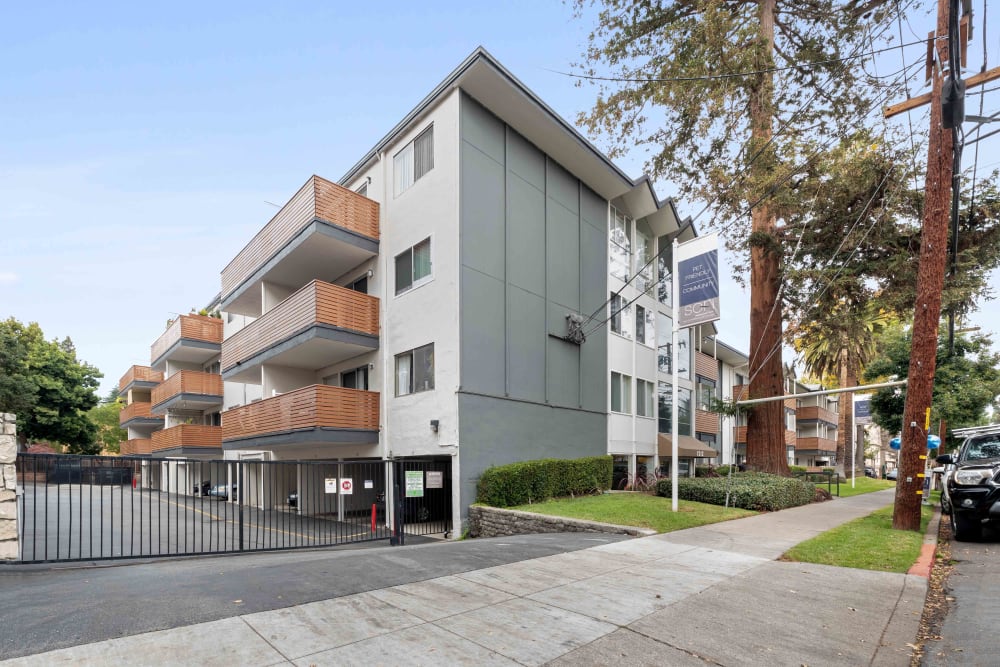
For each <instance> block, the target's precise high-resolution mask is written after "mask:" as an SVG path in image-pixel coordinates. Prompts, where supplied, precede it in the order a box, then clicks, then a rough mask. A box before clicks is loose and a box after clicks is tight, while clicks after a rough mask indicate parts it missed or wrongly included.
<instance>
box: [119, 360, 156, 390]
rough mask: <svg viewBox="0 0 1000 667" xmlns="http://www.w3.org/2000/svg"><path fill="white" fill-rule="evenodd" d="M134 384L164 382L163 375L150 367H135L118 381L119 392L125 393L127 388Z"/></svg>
mask: <svg viewBox="0 0 1000 667" xmlns="http://www.w3.org/2000/svg"><path fill="white" fill-rule="evenodd" d="M133 382H163V373H162V372H161V371H154V370H153V369H152V368H150V367H149V366H133V367H132V368H130V369H128V370H127V371H125V375H123V376H122V379H121V380H119V381H118V391H125V387H127V386H129V385H130V384H132V383H133Z"/></svg>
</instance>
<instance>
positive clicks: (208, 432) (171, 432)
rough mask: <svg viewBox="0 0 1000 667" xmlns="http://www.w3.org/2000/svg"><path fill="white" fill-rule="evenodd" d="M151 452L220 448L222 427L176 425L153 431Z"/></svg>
mask: <svg viewBox="0 0 1000 667" xmlns="http://www.w3.org/2000/svg"><path fill="white" fill-rule="evenodd" d="M151 439H152V451H154V452H158V451H161V450H164V449H175V448H177V447H205V448H214V449H221V448H222V427H220V426H205V425H203V424H178V425H177V426H171V427H170V428H165V429H163V430H161V431H154V432H153V436H152V438H151Z"/></svg>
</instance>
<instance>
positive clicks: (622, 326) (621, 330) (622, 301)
mask: <svg viewBox="0 0 1000 667" xmlns="http://www.w3.org/2000/svg"><path fill="white" fill-rule="evenodd" d="M609 305H610V307H611V313H610V315H611V331H613V332H614V333H616V334H620V335H622V336H626V337H627V338H631V337H632V315H631V314H632V306H630V305H628V300H627V299H626V298H625V297H623V296H621V295H620V294H615V293H612V294H611V300H610V302H609Z"/></svg>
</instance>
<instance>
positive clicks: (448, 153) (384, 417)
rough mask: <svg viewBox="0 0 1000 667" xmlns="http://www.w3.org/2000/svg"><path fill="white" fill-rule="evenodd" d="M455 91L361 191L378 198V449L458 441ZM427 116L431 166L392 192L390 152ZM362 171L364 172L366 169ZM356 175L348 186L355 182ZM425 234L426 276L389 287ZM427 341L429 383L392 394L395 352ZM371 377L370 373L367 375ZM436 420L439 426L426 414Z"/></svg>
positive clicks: (424, 449)
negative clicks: (403, 256) (430, 348)
mask: <svg viewBox="0 0 1000 667" xmlns="http://www.w3.org/2000/svg"><path fill="white" fill-rule="evenodd" d="M458 101H459V94H458V92H457V91H453V92H452V93H451V94H449V95H448V96H447V97H446V98H445V99H443V100H442V101H441V102H440V103H439V104H438V105H437V106H436V107H434V108H433V109H432V110H430V111H429V112H428V113H427V114H426V115H425V116H424V117H423V118H422V119H421V120H420V121H418V122H416V123H414V125H413V127H412V128H411V130H410V131H409V132H407V133H406V134H404V135H402V136H400V137H399V138H398V139H397V140H396V141H395V142H394V143H393V144H392V145H391V146H389V147H387V148H386V150H385V151H384V152H383V153H382V155H381V156H380V159H379V162H378V164H377V167H376V168H373V169H372V170H371V171H369V172H368V174H370V175H371V178H372V183H371V184H370V185H369V186H368V196H369V197H370V198H372V199H376V200H377V201H378V202H379V203H380V205H381V206H380V212H381V239H380V242H379V264H378V269H377V270H376V271H375V274H376V276H377V277H379V278H380V281H379V288H380V291H379V292H378V293H377V296H378V297H379V298H380V299H381V303H382V331H381V337H380V349H379V355H378V356H379V357H380V362H379V363H377V364H376V369H375V370H374V371H372V374H373V375H375V374H378V376H379V377H378V379H377V380H375V382H377V386H379V387H381V388H382V392H381V403H382V413H381V422H382V433H381V439H382V445H383V452H384V455H386V456H388V455H389V454H392V455H393V456H411V455H441V454H446V453H449V450H448V449H447V448H442V447H441V445H442V444H445V445H448V444H456V443H457V442H458V401H457V399H456V393H455V392H456V391H457V390H458V386H459V340H458V336H459V326H458V324H459V320H458V303H459V289H458V268H459V208H458V192H459V150H458V142H459V103H458ZM431 123H433V124H434V168H433V169H431V171H429V172H428V173H426V174H425V175H424V176H423V177H422V178H420V179H419V180H418V181H416V182H415V183H414V184H413V185H412V186H410V188H409V189H407V190H406V191H405V192H403V193H402V194H400V195H399V196H398V197H394V196H393V174H392V169H393V156H394V155H395V154H396V153H397V152H399V151H400V150H401V149H402V148H404V147H405V146H406V145H407V144H408V143H409V142H411V141H412V140H413V139H414V137H416V136H417V135H418V134H420V133H421V132H423V131H424V130H425V129H426V128H427V127H428V126H429V125H430V124H431ZM366 176H367V175H366ZM361 180H362V179H358V181H357V182H356V184H354V188H355V189H356V187H357V186H358V185H360V184H361ZM427 237H430V238H431V279H430V280H429V281H428V282H426V283H424V284H422V285H420V286H419V287H416V288H413V289H411V290H409V291H407V292H404V293H402V294H400V295H398V296H397V295H396V293H395V257H396V255H398V254H399V253H401V252H403V251H404V250H406V249H408V248H410V247H412V246H413V245H415V244H417V243H419V242H420V241H423V240H424V239H425V238H427ZM428 343H434V389H433V390H432V391H425V392H419V393H415V394H410V395H408V396H399V397H397V396H395V355H396V354H399V353H401V352H406V351H407V350H412V349H414V348H417V347H421V346H423V345H426V344H428ZM370 381H371V380H370ZM431 419H437V420H439V422H440V427H439V432H438V433H434V432H433V431H432V430H431V428H430V420H431Z"/></svg>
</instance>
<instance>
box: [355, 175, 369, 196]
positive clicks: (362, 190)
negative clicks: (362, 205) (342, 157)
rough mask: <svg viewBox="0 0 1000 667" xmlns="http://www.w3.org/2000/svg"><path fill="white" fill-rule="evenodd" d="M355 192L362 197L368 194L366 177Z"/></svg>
mask: <svg viewBox="0 0 1000 667" xmlns="http://www.w3.org/2000/svg"><path fill="white" fill-rule="evenodd" d="M355 192H357V193H358V194H359V195H361V196H362V197H367V196H368V181H367V179H366V180H365V182H364V183H362V184H361V187H360V188H358V189H357V190H355Z"/></svg>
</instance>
